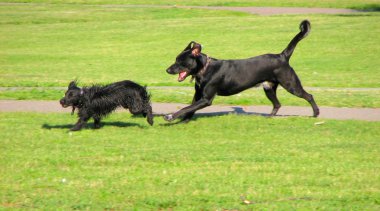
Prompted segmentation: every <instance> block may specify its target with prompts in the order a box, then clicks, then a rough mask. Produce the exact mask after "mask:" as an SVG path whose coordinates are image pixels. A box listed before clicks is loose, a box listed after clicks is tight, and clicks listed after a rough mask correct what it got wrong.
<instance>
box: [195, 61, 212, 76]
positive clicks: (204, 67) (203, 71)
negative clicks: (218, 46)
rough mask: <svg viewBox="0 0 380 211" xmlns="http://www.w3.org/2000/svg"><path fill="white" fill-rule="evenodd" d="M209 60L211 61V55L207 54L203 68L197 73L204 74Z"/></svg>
mask: <svg viewBox="0 0 380 211" xmlns="http://www.w3.org/2000/svg"><path fill="white" fill-rule="evenodd" d="M210 62H211V57H209V56H207V59H206V64H205V66H203V68H202V69H201V71H199V72H198V74H197V75H199V76H202V75H203V74H205V72H206V70H207V68H208V66H209V65H210Z"/></svg>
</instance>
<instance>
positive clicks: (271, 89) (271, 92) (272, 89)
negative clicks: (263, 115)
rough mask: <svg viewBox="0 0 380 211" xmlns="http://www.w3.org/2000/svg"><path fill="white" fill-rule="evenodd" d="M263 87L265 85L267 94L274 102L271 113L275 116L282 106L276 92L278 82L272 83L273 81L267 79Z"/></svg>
mask: <svg viewBox="0 0 380 211" xmlns="http://www.w3.org/2000/svg"><path fill="white" fill-rule="evenodd" d="M263 87H264V91H265V95H266V96H267V98H268V99H269V100H270V101H271V102H272V104H273V110H272V112H271V114H270V115H271V116H274V115H276V114H277V112H278V109H280V107H281V104H280V102H279V101H278V99H277V94H276V91H277V87H278V83H272V82H267V81H266V82H264V83H263Z"/></svg>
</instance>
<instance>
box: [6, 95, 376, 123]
mask: <svg viewBox="0 0 380 211" xmlns="http://www.w3.org/2000/svg"><path fill="white" fill-rule="evenodd" d="M185 106H187V105H186V104H178V103H153V112H154V113H155V114H157V115H161V114H168V113H172V112H175V111H177V110H179V109H181V108H183V107H185ZM271 110H272V107H271V106H221V105H212V106H209V107H207V108H204V109H202V110H199V111H198V112H197V114H203V115H211V116H212V115H223V114H228V113H237V114H242V115H260V116H266V115H267V114H268V113H270V111H271ZM119 111H124V110H119ZM320 111H321V114H320V116H319V118H320V119H338V120H348V119H353V120H365V121H380V108H335V107H320ZM0 112H41V113H51V112H60V113H62V112H64V113H69V112H71V108H62V107H61V106H60V104H59V103H58V101H30V100H0ZM278 115H279V116H311V115H312V109H311V107H301V106H283V107H281V109H280V111H279V112H278Z"/></svg>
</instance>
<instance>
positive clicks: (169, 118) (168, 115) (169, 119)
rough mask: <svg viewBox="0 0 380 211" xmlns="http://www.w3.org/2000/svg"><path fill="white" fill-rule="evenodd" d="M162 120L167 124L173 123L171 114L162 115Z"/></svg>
mask: <svg viewBox="0 0 380 211" xmlns="http://www.w3.org/2000/svg"><path fill="white" fill-rule="evenodd" d="M164 119H165V120H166V121H168V122H170V121H173V119H174V118H173V114H167V115H164Z"/></svg>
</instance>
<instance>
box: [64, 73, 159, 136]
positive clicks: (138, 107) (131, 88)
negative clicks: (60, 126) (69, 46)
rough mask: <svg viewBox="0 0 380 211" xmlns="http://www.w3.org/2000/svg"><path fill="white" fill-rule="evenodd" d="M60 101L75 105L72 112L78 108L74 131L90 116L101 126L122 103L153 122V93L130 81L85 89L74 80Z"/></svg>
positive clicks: (132, 111) (95, 123)
mask: <svg viewBox="0 0 380 211" xmlns="http://www.w3.org/2000/svg"><path fill="white" fill-rule="evenodd" d="M59 102H60V104H61V105H62V106H63V107H64V108H66V107H69V106H72V107H73V110H72V113H71V114H73V113H74V111H75V109H76V108H77V109H78V116H79V120H78V122H77V123H76V124H75V126H74V127H73V128H71V130H72V131H77V130H80V129H82V127H83V126H84V125H85V124H86V122H87V121H88V120H89V119H90V118H93V119H94V125H95V128H99V127H100V120H101V118H102V117H104V116H107V115H108V114H110V113H111V112H112V111H114V110H115V109H116V108H117V107H120V106H122V107H123V108H125V109H129V111H130V112H131V113H132V114H142V115H143V116H144V117H147V121H148V123H149V124H150V125H153V114H152V107H151V105H150V96H149V94H148V93H147V91H146V88H145V87H142V86H140V85H138V84H136V83H134V82H132V81H128V80H126V81H120V82H116V83H112V84H109V85H106V86H98V85H95V86H90V87H83V88H79V87H78V86H77V83H76V81H72V82H71V83H70V84H69V87H68V90H67V91H66V93H65V96H64V97H63V98H62V99H61V100H60V101H59Z"/></svg>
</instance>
